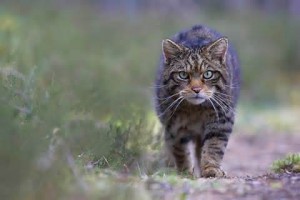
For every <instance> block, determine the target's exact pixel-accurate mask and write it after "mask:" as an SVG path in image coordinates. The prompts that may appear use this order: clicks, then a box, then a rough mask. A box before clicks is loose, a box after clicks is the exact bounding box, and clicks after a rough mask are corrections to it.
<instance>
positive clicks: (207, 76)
mask: <svg viewBox="0 0 300 200" xmlns="http://www.w3.org/2000/svg"><path fill="white" fill-rule="evenodd" d="M213 75H214V72H213V71H211V70H207V71H206V72H204V74H203V78H205V79H211V78H212V77H213Z"/></svg>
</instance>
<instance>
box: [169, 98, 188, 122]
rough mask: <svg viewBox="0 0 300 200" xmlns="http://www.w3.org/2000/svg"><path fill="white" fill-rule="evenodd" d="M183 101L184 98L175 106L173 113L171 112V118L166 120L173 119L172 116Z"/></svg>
mask: <svg viewBox="0 0 300 200" xmlns="http://www.w3.org/2000/svg"><path fill="white" fill-rule="evenodd" d="M183 101H184V98H182V99H181V101H179V103H178V104H177V106H176V107H175V109H174V111H173V112H172V114H171V116H170V117H169V118H168V120H169V119H171V118H172V117H173V115H174V114H175V112H176V110H177V108H178V107H179V105H180V104H181V103H182V102H183Z"/></svg>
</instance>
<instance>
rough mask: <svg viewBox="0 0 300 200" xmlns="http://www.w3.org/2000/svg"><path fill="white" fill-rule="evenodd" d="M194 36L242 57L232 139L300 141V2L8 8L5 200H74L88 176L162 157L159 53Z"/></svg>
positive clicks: (100, 1) (2, 16) (111, 2)
mask: <svg viewBox="0 0 300 200" xmlns="http://www.w3.org/2000/svg"><path fill="white" fill-rule="evenodd" d="M195 24H204V25H207V26H209V27H212V28H214V29H216V30H218V31H219V32H221V33H222V34H223V35H225V36H227V37H228V38H229V40H230V41H231V43H232V44H233V45H234V46H235V48H236V49H237V51H238V53H239V57H240V61H241V67H242V91H241V98H240V103H239V107H238V109H237V124H236V131H235V132H238V133H244V132H245V133H255V131H256V130H268V131H273V130H274V131H277V132H297V131H299V130H300V126H299V123H298V119H299V117H300V109H299V108H300V107H299V106H300V92H299V88H300V66H299V64H300V40H299V35H300V1H298V0H286V1H281V0H255V1H254V0H253V1H247V0H227V1H225V0H184V1H183V0H164V1H159V0H151V1H150V0H52V1H46V0H19V1H17V0H14V1H10V0H6V1H5V0H1V1H0V81H1V83H0V93H1V95H0V124H1V125H0V127H1V129H0V163H1V164H0V180H1V185H0V194H1V195H2V196H3V197H0V199H64V198H67V199H74V198H73V197H74V196H76V197H78V195H79V197H80V194H81V195H82V193H80V194H79V192H78V191H81V190H84V191H85V190H86V186H85V181H84V180H82V179H83V178H82V173H87V171H88V170H89V169H90V168H93V169H94V168H97V169H104V168H109V169H113V170H116V171H122V170H123V171H124V170H125V171H128V170H130V169H131V166H132V165H135V164H134V163H136V160H138V158H140V157H142V156H143V155H145V154H146V153H147V152H152V151H156V150H159V149H160V148H161V143H156V142H155V139H153V138H155V137H154V136H155V135H156V134H158V135H159V132H160V131H159V124H158V123H157V119H156V116H155V113H154V108H153V104H152V91H153V80H154V76H155V70H156V66H157V63H158V59H159V57H160V53H161V41H162V40H163V39H165V38H168V37H171V36H172V35H173V34H175V33H176V32H178V31H180V30H184V29H187V28H189V27H191V26H192V25H195ZM149 159H150V158H149ZM150 160H151V159H150ZM141 165H142V164H141ZM140 168H143V170H144V171H147V170H148V169H146V168H147V167H146V166H141V167H140ZM73 183H74V184H73ZM73 185H76V186H74V187H73ZM111 185H112V186H111V188H114V189H115V188H118V187H119V186H115V185H114V183H112V184H111ZM77 187H79V188H81V190H76V189H75V188H77ZM99 187H100V186H99ZM118 189H119V188H118ZM122 190H124V193H126V195H127V197H128V198H129V197H131V196H132V195H135V194H132V192H131V191H130V189H126V188H125V189H124V188H123V189H122ZM104 191H107V190H104ZM124 193H123V194H124ZM93 195H94V196H93V197H95V198H96V197H99V196H97V195H99V194H97V195H95V194H93ZM101 195H103V196H101V197H103V198H104V197H108V196H109V195H111V194H107V193H105V192H103V193H101ZM105 195H108V196H105ZM114 195H117V194H114ZM79 197H78V199H80V198H79ZM110 198H111V199H118V198H119V197H117V196H116V197H115V196H114V197H111V196H110ZM140 198H142V197H140Z"/></svg>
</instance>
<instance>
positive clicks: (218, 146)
mask: <svg viewBox="0 0 300 200" xmlns="http://www.w3.org/2000/svg"><path fill="white" fill-rule="evenodd" d="M232 125H233V124H232V123H230V122H229V121H228V122H227V121H226V122H225V123H224V124H222V125H221V124H220V123H218V124H215V125H212V127H214V128H211V127H210V128H208V129H207V130H206V135H205V137H204V139H203V140H202V152H201V160H200V169H201V176H202V177H222V176H225V172H224V171H223V170H222V169H221V162H222V160H223V156H224V153H225V149H226V146H227V143H228V139H229V135H230V133H231V131H232Z"/></svg>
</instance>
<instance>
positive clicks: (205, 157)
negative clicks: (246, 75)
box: [155, 26, 240, 177]
mask: <svg viewBox="0 0 300 200" xmlns="http://www.w3.org/2000/svg"><path fill="white" fill-rule="evenodd" d="M239 74H240V73H239V63H238V58H237V54H236V52H235V51H234V50H233V48H232V47H231V45H230V44H229V43H228V39H227V38H225V37H223V36H221V35H220V34H219V33H217V32H216V31H214V30H212V29H210V28H207V27H205V26H194V27H192V28H191V29H190V30H187V31H183V32H180V33H178V34H177V35H175V36H174V37H173V38H172V39H171V40H170V39H166V40H163V42H162V58H161V62H160V66H159V68H158V71H157V76H156V84H155V85H156V86H155V88H156V89H155V104H156V112H157V115H158V117H159V119H160V121H161V123H162V124H163V126H164V129H165V132H164V139H165V145H166V147H167V149H168V150H169V152H170V153H171V155H172V157H173V158H174V161H175V165H176V168H177V170H178V171H179V172H181V171H184V170H189V171H190V172H192V173H193V174H194V175H195V176H202V177H220V176H224V172H223V170H222V169H221V168H220V166H221V161H222V159H223V155H224V151H225V148H226V145H227V142H228V139H229V135H230V133H231V132H232V127H233V124H234V114H235V112H234V109H235V106H236V103H237V99H238V94H239ZM188 147H189V148H188ZM191 157H192V159H190V158H191ZM193 157H194V158H193Z"/></svg>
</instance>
